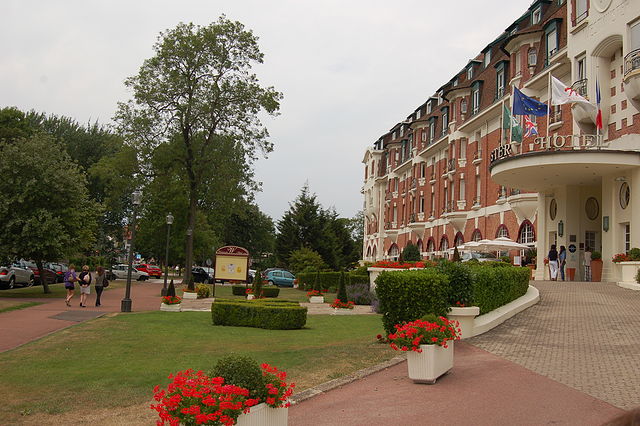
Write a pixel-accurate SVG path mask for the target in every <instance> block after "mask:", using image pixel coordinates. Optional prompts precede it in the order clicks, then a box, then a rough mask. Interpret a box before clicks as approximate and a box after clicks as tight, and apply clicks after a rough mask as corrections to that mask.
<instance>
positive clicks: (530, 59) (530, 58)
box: [527, 47, 538, 67]
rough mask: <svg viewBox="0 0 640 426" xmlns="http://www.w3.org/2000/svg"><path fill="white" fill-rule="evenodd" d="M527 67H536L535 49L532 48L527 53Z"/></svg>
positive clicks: (536, 54) (536, 56) (536, 53)
mask: <svg viewBox="0 0 640 426" xmlns="http://www.w3.org/2000/svg"><path fill="white" fill-rule="evenodd" d="M527 65H528V66H530V67H535V66H536V65H538V52H537V51H536V49H535V47H532V48H531V49H529V51H528V52H527Z"/></svg>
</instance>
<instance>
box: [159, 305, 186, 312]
mask: <svg viewBox="0 0 640 426" xmlns="http://www.w3.org/2000/svg"><path fill="white" fill-rule="evenodd" d="M180 309H181V304H180V303H178V304H175V305H167V304H166V303H161V304H160V310H161V311H165V312H180Z"/></svg>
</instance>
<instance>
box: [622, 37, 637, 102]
mask: <svg viewBox="0 0 640 426" xmlns="http://www.w3.org/2000/svg"><path fill="white" fill-rule="evenodd" d="M622 81H623V82H624V93H625V94H626V95H627V98H628V99H629V102H631V104H632V105H633V106H634V107H635V108H636V109H638V110H640V49H636V50H633V51H631V52H629V53H628V54H627V56H625V57H624V77H623V79H622Z"/></svg>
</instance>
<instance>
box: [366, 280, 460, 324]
mask: <svg viewBox="0 0 640 426" xmlns="http://www.w3.org/2000/svg"><path fill="white" fill-rule="evenodd" d="M376 295H377V296H378V299H379V301H380V307H379V310H380V313H382V323H383V326H384V329H385V330H386V331H387V333H392V332H394V331H395V328H394V325H395V324H399V323H402V322H405V321H414V320H415V319H417V318H420V317H422V316H423V315H425V314H436V315H445V314H446V313H447V311H448V310H449V306H450V305H449V303H447V298H448V296H449V278H448V277H447V276H446V275H445V274H443V273H442V272H440V271H438V270H437V269H436V268H427V269H422V270H415V271H397V272H395V271H394V272H386V271H385V272H382V273H381V274H380V275H379V276H378V278H377V279H376Z"/></svg>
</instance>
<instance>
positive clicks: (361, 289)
mask: <svg viewBox="0 0 640 426" xmlns="http://www.w3.org/2000/svg"><path fill="white" fill-rule="evenodd" d="M375 298H376V296H375V294H373V293H372V292H371V291H370V290H369V283H366V284H364V283H357V284H349V285H348V286H347V299H349V300H352V301H353V302H354V303H355V304H356V305H371V302H373V300H374V299H375Z"/></svg>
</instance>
